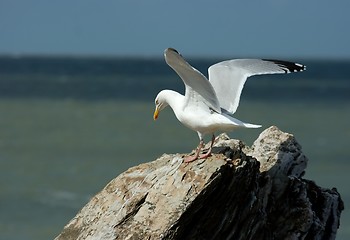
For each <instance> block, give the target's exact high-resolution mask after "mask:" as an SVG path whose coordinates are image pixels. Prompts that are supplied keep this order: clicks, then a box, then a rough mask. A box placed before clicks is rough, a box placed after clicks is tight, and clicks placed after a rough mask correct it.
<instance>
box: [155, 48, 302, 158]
mask: <svg viewBox="0 0 350 240" xmlns="http://www.w3.org/2000/svg"><path fill="white" fill-rule="evenodd" d="M164 57H165V61H166V63H167V64H168V65H169V66H170V67H171V68H172V69H174V71H175V72H176V73H177V74H178V75H179V76H180V78H181V79H182V81H183V82H184V84H185V96H184V95H182V94H180V93H178V92H175V91H172V90H162V91H161V92H159V93H158V95H157V97H156V99H155V105H156V108H155V111H154V115H153V118H154V120H156V119H157V118H158V115H159V112H160V111H161V110H163V109H164V108H165V107H167V106H168V105H169V106H170V107H171V108H172V109H173V111H174V114H175V116H176V118H177V119H178V120H179V121H180V122H181V123H182V124H183V125H185V126H186V127H188V128H190V129H192V130H194V131H196V132H197V133H198V137H199V140H200V142H199V145H198V147H197V150H196V153H195V154H194V155H190V156H187V157H185V159H184V161H185V162H191V161H194V160H196V159H198V158H207V157H209V156H210V155H211V150H212V146H213V144H214V141H215V136H214V133H215V132H217V131H220V132H226V131H232V130H234V129H236V128H259V127H261V126H260V125H255V124H250V123H244V122H242V121H240V120H238V119H235V118H233V114H234V113H235V112H236V110H237V107H238V104H239V99H240V96H241V92H242V89H243V86H244V83H245V81H246V80H247V78H248V77H250V76H253V75H261V74H274V73H290V72H300V71H303V70H305V66H304V65H302V64H299V63H292V62H286V61H279V60H266V59H234V60H227V61H223V62H219V63H217V64H214V65H212V66H210V67H209V69H208V72H209V81H208V79H207V78H206V77H205V76H204V75H203V74H202V73H201V72H199V71H198V70H197V69H195V68H194V67H192V66H191V65H190V64H189V63H188V62H186V60H185V59H184V58H183V57H182V56H181V54H180V53H179V52H178V51H176V50H175V49H173V48H168V49H166V50H165V51H164ZM205 134H212V141H211V145H210V148H209V150H208V151H207V152H206V153H205V154H203V155H201V156H200V152H201V149H202V148H203V146H204V139H203V137H204V135H205Z"/></svg>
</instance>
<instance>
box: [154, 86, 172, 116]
mask: <svg viewBox="0 0 350 240" xmlns="http://www.w3.org/2000/svg"><path fill="white" fill-rule="evenodd" d="M154 104H155V105H156V109H155V110H154V114H153V119H154V120H157V118H158V115H159V112H160V111H162V110H163V109H164V108H165V107H167V106H168V105H169V104H168V102H167V101H166V90H163V91H161V92H160V93H158V95H157V97H156V99H155V100H154Z"/></svg>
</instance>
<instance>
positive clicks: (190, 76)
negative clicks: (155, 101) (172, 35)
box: [164, 48, 221, 113]
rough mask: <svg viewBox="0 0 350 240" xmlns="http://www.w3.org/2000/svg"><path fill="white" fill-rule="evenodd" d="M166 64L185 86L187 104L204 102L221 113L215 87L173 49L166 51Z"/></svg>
mask: <svg viewBox="0 0 350 240" xmlns="http://www.w3.org/2000/svg"><path fill="white" fill-rule="evenodd" d="M164 57H165V61H166V63H167V64H168V65H169V66H170V67H171V68H172V69H174V70H175V72H176V73H177V74H178V75H179V76H180V78H181V79H182V81H183V82H184V84H185V87H186V92H185V99H186V104H187V105H191V104H197V103H196V102H198V101H202V102H204V103H205V104H206V105H207V106H208V107H209V108H211V109H213V110H214V111H216V112H218V113H221V108H220V104H219V101H218V98H217V96H216V93H215V91H214V88H213V86H212V85H211V84H210V82H209V81H208V79H207V78H206V77H205V76H204V75H203V74H202V73H201V72H199V71H198V70H197V69H195V68H194V67H192V66H191V65H190V64H189V63H187V62H186V60H185V59H184V58H183V57H182V56H181V55H180V54H179V53H178V52H177V51H176V50H175V49H173V48H168V49H166V50H165V51H164Z"/></svg>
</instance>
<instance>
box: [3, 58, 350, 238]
mask: <svg viewBox="0 0 350 240" xmlns="http://www.w3.org/2000/svg"><path fill="white" fill-rule="evenodd" d="M219 60H223V59H192V60H191V59H190V61H191V63H192V64H193V65H194V66H196V67H197V68H198V69H200V70H201V71H202V72H203V73H206V69H207V67H208V66H209V65H211V64H213V63H215V62H217V61H219ZM292 60H296V61H299V62H301V63H304V64H306V65H307V71H306V72H304V73H298V74H290V75H273V76H272V75H269V76H259V77H252V78H250V79H249V80H248V82H247V83H246V85H245V88H244V90H243V94H242V98H241V103H240V106H239V108H238V111H237V112H236V114H235V115H236V117H237V118H238V119H241V120H243V121H247V122H251V123H256V124H262V125H263V128H261V129H245V130H238V131H236V132H232V133H230V136H231V137H233V138H238V139H241V140H243V141H244V142H246V143H247V144H249V145H251V144H252V143H253V141H254V139H256V138H257V137H258V135H259V134H260V132H262V131H263V130H264V129H265V128H267V127H269V126H271V125H276V126H278V127H279V128H280V129H281V130H283V131H286V132H289V133H292V134H294V136H295V137H296V139H297V141H298V142H299V143H300V144H301V145H302V147H303V151H304V153H305V154H306V156H307V157H308V158H309V162H308V168H307V169H306V175H305V178H307V179H311V180H314V181H315V182H316V183H317V184H318V185H320V186H322V187H327V188H331V187H336V188H337V189H338V191H339V192H340V194H341V196H342V198H343V201H344V203H345V210H344V211H343V213H342V218H341V225H340V229H339V231H338V238H337V239H350V213H349V211H348V209H347V207H348V206H349V203H350V189H349V187H348V186H347V183H348V181H349V180H350V177H349V174H348V172H349V170H350V159H349V158H350V146H349V138H350V127H349V122H350V121H349V120H350V94H349V92H350V74H349V73H348V69H350V61H312V60H302V59H292ZM164 88H169V89H174V90H177V91H179V92H183V91H184V89H183V84H182V82H181V80H180V79H179V78H178V77H177V75H176V74H175V73H174V72H173V71H172V70H171V69H170V68H169V67H168V66H167V65H166V64H165V63H164V61H163V60H162V59H118V58H73V57H67V58H64V57H60V58H58V57H56V58H55V57H21V58H18V57H17V58H13V57H0V239H9V240H11V239H13V240H19V239H53V238H54V237H55V236H56V235H58V234H59V232H60V231H61V230H62V228H63V227H64V225H65V224H66V223H68V221H69V220H70V219H71V218H72V217H74V216H75V214H76V213H77V212H78V211H79V210H80V209H81V208H82V207H83V206H84V205H85V204H86V203H87V202H88V201H89V199H90V198H91V197H92V196H93V195H94V194H96V193H97V192H98V191H100V190H101V189H102V188H103V187H104V186H105V185H106V184H107V183H108V182H109V181H110V180H111V179H113V178H114V177H116V176H117V175H118V174H120V173H121V172H123V171H125V170H126V169H127V168H129V167H132V166H135V165H137V164H140V163H143V162H148V161H152V160H154V159H156V158H157V157H159V156H160V155H161V154H163V153H165V152H166V153H177V152H179V153H187V152H190V151H191V150H192V149H193V148H195V147H196V146H197V144H198V137H197V134H196V133H195V132H192V131H191V130H189V129H187V128H185V127H183V126H182V125H181V124H180V123H179V122H178V121H177V120H176V119H175V117H174V115H173V113H172V111H171V110H170V109H166V110H164V111H163V112H161V114H160V117H159V119H158V121H156V122H155V121H153V118H152V117H153V110H154V103H153V101H154V97H155V95H156V94H157V93H158V91H160V90H161V89H164ZM207 140H208V141H209V139H207Z"/></svg>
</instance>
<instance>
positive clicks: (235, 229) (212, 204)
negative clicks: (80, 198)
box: [56, 127, 344, 240]
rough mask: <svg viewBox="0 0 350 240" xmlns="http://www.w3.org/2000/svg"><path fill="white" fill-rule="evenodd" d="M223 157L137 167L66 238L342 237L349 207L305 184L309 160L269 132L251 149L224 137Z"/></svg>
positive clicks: (330, 192)
mask: <svg viewBox="0 0 350 240" xmlns="http://www.w3.org/2000/svg"><path fill="white" fill-rule="evenodd" d="M215 147H216V148H215V151H216V154H213V156H212V157H210V158H208V159H206V160H197V161H194V162H192V163H189V164H185V163H183V159H182V155H181V154H172V155H168V154H164V155H163V156H161V157H160V158H159V159H157V160H155V161H153V162H150V163H145V164H141V165H139V166H136V167H133V168H130V169H129V170H127V171H126V172H124V173H122V174H121V175H119V176H118V177H116V178H115V179H113V180H112V181H111V182H110V183H109V184H108V185H107V186H106V187H105V188H104V189H103V190H102V191H101V192H100V193H98V194H97V195H96V196H94V197H93V198H92V199H91V201H90V202H89V203H88V204H87V205H86V206H85V207H83V209H82V210H81V211H80V212H79V213H78V214H77V215H76V216H75V217H74V218H73V219H72V220H71V221H70V222H69V223H68V224H67V225H66V226H65V228H64V229H63V231H62V232H61V234H60V235H59V236H57V238H56V239H57V240H60V239H123V240H124V239H334V238H335V235H336V232H337V229H338V226H339V219H340V213H341V211H342V210H343V208H344V207H343V202H342V200H341V198H340V195H339V193H338V192H337V190H336V189H324V188H320V187H318V186H317V185H316V184H315V183H314V182H312V181H309V180H305V179H303V178H302V176H303V174H304V172H305V168H306V164H307V158H306V157H305V155H304V154H303V153H302V151H301V146H300V145H299V144H298V143H297V142H296V140H295V138H294V137H293V136H292V135H291V134H288V133H284V132H281V131H280V130H279V129H277V128H276V127H270V128H268V129H266V130H265V131H264V132H263V133H261V135H260V136H259V138H258V139H257V140H256V141H255V142H254V144H253V146H252V147H251V148H249V147H247V146H245V145H244V144H243V143H242V142H240V141H238V140H233V139H229V138H228V137H227V136H226V135H224V134H222V135H220V136H219V138H218V139H217V141H216V144H215Z"/></svg>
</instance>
